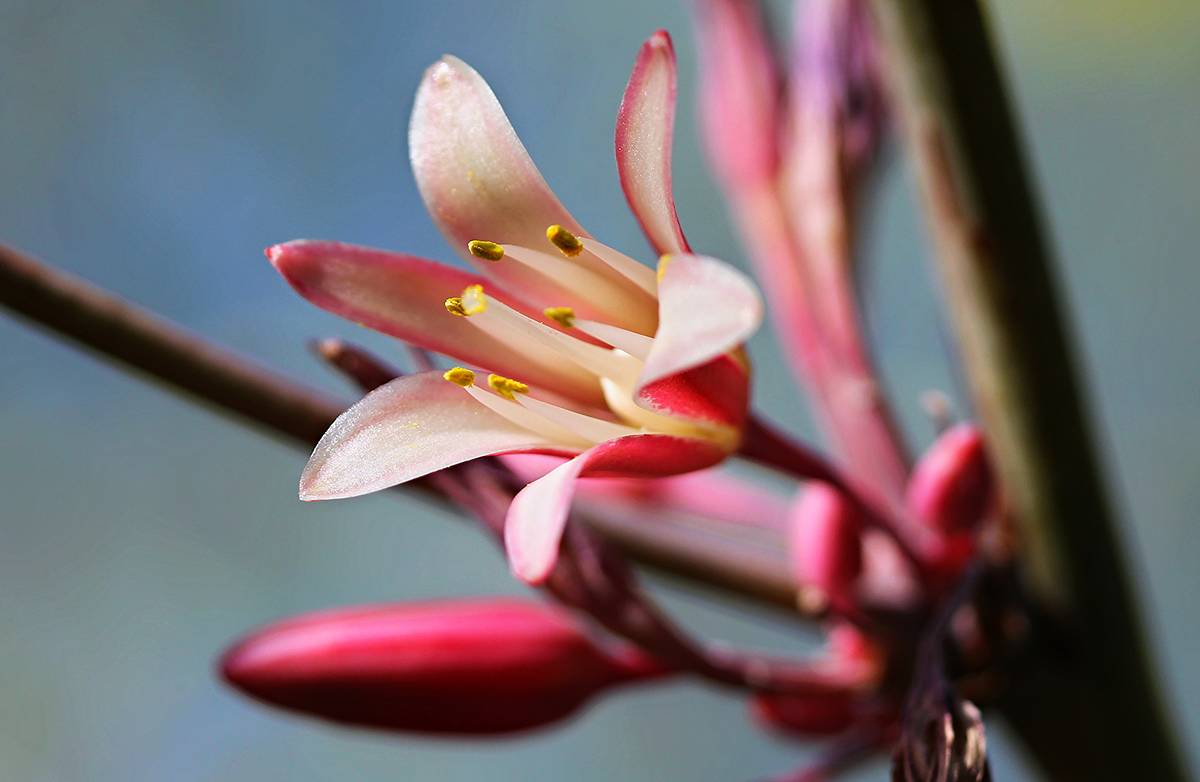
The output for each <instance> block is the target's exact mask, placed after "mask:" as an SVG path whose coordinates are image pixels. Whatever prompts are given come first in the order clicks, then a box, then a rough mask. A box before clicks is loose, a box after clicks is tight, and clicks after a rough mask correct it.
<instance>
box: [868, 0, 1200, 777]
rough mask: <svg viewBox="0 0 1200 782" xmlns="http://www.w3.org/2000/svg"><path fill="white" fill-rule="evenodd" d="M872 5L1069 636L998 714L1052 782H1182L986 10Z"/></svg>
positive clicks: (932, 211)
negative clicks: (1061, 656) (1055, 664)
mask: <svg viewBox="0 0 1200 782" xmlns="http://www.w3.org/2000/svg"><path fill="white" fill-rule="evenodd" d="M871 2H872V4H873V7H874V10H875V13H876V21H877V23H878V25H879V32H880V37H881V39H882V42H883V48H884V51H885V58H886V61H887V65H888V72H889V74H890V76H891V77H892V78H893V79H894V85H893V86H894V88H895V89H894V93H895V101H896V103H897V104H898V107H899V109H900V114H901V118H902V120H903V123H904V126H905V134H906V137H907V143H908V147H909V151H910V153H911V157H912V159H913V161H914V162H915V164H916V168H917V173H918V176H919V180H920V185H921V191H922V195H923V198H924V201H925V206H926V209H927V212H928V217H929V221H930V224H931V227H932V233H933V237H934V241H935V244H936V248H937V251H938V252H937V256H938V264H937V265H938V269H939V271H940V274H941V278H942V284H943V285H944V287H945V291H946V294H947V296H948V298H949V301H950V309H951V315H952V318H953V320H954V322H955V326H956V331H957V335H958V347H959V351H960V355H961V359H962V362H963V365H964V368H965V370H966V374H967V376H968V378H969V381H970V385H971V391H972V394H973V396H974V401H975V405H976V407H977V410H978V413H979V416H980V418H981V420H982V422H983V424H984V426H985V428H986V430H987V433H988V437H989V443H990V448H991V451H992V456H993V458H994V461H995V464H996V467H997V471H998V473H999V475H1000V478H1001V480H1002V482H1003V485H1004V489H1005V497H1006V500H1007V502H1008V504H1009V508H1010V510H1011V513H1012V516H1013V518H1015V519H1016V520H1017V521H1018V523H1019V525H1020V531H1021V534H1022V541H1023V543H1024V545H1025V551H1024V552H1023V554H1024V556H1025V560H1026V562H1027V563H1028V565H1029V575H1030V580H1031V585H1032V588H1033V590H1034V593H1035V594H1036V595H1037V596H1038V597H1039V598H1040V599H1041V600H1042V601H1043V603H1044V605H1045V606H1046V607H1047V610H1048V611H1050V612H1051V614H1053V615H1056V616H1058V617H1059V619H1060V620H1061V621H1063V622H1064V623H1065V624H1064V625H1063V626H1065V627H1069V628H1070V630H1069V643H1068V655H1069V656H1068V658H1067V660H1066V661H1065V663H1064V665H1062V667H1061V668H1060V669H1057V670H1054V669H1052V668H1047V669H1044V670H1041V671H1040V672H1039V674H1038V675H1036V676H1035V677H1034V678H1033V679H1032V680H1031V686H1032V687H1033V689H1030V687H1026V688H1024V689H1021V688H1018V689H1017V690H1016V691H1014V692H1013V693H1012V695H1011V697H1010V698H1009V699H1008V700H1006V701H1005V703H1004V704H1003V705H1002V709H1003V710H1004V712H1005V713H1006V715H1007V716H1008V718H1009V720H1010V721H1011V722H1012V723H1013V725H1014V728H1015V729H1016V732H1017V734H1018V735H1020V736H1022V737H1023V738H1025V739H1026V743H1027V745H1028V747H1029V749H1030V750H1031V751H1032V752H1033V753H1034V754H1035V755H1036V757H1037V758H1038V760H1039V761H1040V762H1042V764H1043V766H1044V768H1045V769H1046V770H1047V772H1048V773H1050V774H1051V775H1052V777H1053V778H1054V779H1062V780H1075V779H1080V780H1083V779H1087V780H1110V779H1111V780H1129V779H1154V780H1168V781H1169V780H1182V779H1184V778H1185V776H1186V775H1185V771H1184V767H1183V763H1182V761H1181V759H1180V756H1179V754H1178V750H1177V747H1176V744H1175V740H1174V737H1173V735H1172V731H1171V729H1170V726H1169V720H1168V718H1167V716H1166V713H1165V712H1164V709H1163V707H1162V703H1161V701H1160V698H1159V694H1158V687H1157V684H1156V681H1155V676H1154V673H1153V669H1152V665H1151V661H1150V659H1149V658H1148V655H1147V653H1146V650H1145V647H1144V645H1143V633H1142V623H1141V620H1140V618H1139V616H1138V611H1137V606H1136V602H1135V600H1134V597H1133V591H1132V588H1131V584H1130V579H1129V576H1128V570H1127V564H1126V562H1125V557H1124V556H1123V552H1122V549H1121V541H1120V538H1119V535H1118V531H1117V524H1116V519H1115V518H1114V515H1113V513H1112V512H1111V510H1110V507H1109V503H1108V500H1107V497H1106V496H1105V487H1104V482H1103V477H1102V474H1101V470H1100V466H1099V462H1098V459H1097V457H1096V452H1095V448H1094V444H1093V439H1092V436H1091V434H1090V432H1089V428H1088V424H1087V415H1086V404H1085V403H1084V399H1083V394H1082V391H1081V387H1080V383H1079V380H1078V376H1077V370H1076V365H1075V359H1074V355H1073V350H1072V347H1071V341H1070V339H1069V336H1068V332H1067V326H1066V318H1065V315H1064V309H1063V306H1062V304H1061V302H1060V298H1059V294H1058V285H1057V280H1056V279H1055V278H1054V274H1053V270H1052V263H1051V258H1050V254H1049V252H1048V250H1047V243H1046V241H1045V238H1044V236H1043V232H1042V227H1041V223H1040V221H1039V218H1038V214H1037V205H1036V200H1035V198H1034V195H1033V190H1032V187H1031V185H1030V179H1029V176H1028V174H1027V172H1026V165H1025V160H1024V157H1023V155H1022V153H1021V149H1020V142H1019V139H1018V134H1017V129H1016V125H1015V122H1014V120H1013V116H1012V112H1011V109H1010V106H1009V100H1008V96H1007V94H1006V91H1005V88H1004V85H1003V82H1002V78H1001V75H1000V72H999V68H998V65H997V62H996V58H995V55H994V52H993V50H992V47H991V43H990V40H989V36H988V31H987V28H986V23H985V19H984V16H983V13H982V10H981V9H980V6H979V3H978V2H977V1H976V0H871ZM1073 739H1078V741H1075V740H1073Z"/></svg>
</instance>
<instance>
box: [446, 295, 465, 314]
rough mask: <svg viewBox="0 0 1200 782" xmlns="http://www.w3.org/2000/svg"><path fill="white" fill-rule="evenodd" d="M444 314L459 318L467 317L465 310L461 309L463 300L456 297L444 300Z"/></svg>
mask: <svg viewBox="0 0 1200 782" xmlns="http://www.w3.org/2000/svg"><path fill="white" fill-rule="evenodd" d="M446 312H449V313H450V314H451V315H457V316H458V317H460V318H465V317H467V310H466V308H465V307H463V300H462V298H460V297H458V296H451V297H450V298H448V299H446Z"/></svg>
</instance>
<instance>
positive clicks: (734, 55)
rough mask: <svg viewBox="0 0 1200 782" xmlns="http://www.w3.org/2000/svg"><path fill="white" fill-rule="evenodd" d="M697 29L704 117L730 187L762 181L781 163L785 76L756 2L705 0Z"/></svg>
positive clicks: (711, 148)
mask: <svg viewBox="0 0 1200 782" xmlns="http://www.w3.org/2000/svg"><path fill="white" fill-rule="evenodd" d="M697 5H698V7H697V15H696V27H697V32H698V34H699V35H698V38H699V45H698V47H697V48H698V53H699V57H700V68H701V74H700V119H701V128H702V130H703V131H704V140H705V142H706V144H707V146H708V154H709V159H710V160H711V161H712V165H713V167H714V168H715V169H716V172H717V174H718V175H719V176H720V177H721V178H722V179H723V180H725V182H726V184H727V185H730V186H733V187H740V186H746V185H755V184H759V183H761V182H762V181H764V180H766V179H768V178H770V177H772V176H774V175H775V172H776V170H777V169H778V166H779V125H780V77H779V66H778V64H777V63H776V61H775V55H774V52H773V51H772V43H771V40H770V37H769V35H768V34H767V31H766V29H765V23H764V19H763V13H762V9H761V8H760V7H759V5H760V4H759V3H758V2H757V0H702V2H700V3H698V4H697Z"/></svg>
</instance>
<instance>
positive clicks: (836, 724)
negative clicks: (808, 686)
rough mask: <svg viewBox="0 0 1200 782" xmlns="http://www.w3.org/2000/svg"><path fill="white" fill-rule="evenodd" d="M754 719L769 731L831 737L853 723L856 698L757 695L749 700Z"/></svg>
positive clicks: (816, 695)
mask: <svg viewBox="0 0 1200 782" xmlns="http://www.w3.org/2000/svg"><path fill="white" fill-rule="evenodd" d="M750 711H751V713H752V714H753V715H754V718H755V719H756V720H757V721H758V722H759V724H761V725H763V726H764V727H767V728H772V729H774V730H778V731H782V732H784V733H793V734H799V735H802V736H831V735H833V734H835V733H841V732H842V731H844V730H846V729H847V728H849V727H850V726H851V725H853V724H854V721H855V719H856V717H857V710H856V708H855V703H854V698H853V696H851V695H850V694H849V693H838V694H831V693H813V694H811V695H774V694H759V695H755V696H754V698H753V699H752V700H751V701H750Z"/></svg>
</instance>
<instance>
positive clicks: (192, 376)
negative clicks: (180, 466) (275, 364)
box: [0, 244, 796, 615]
mask: <svg viewBox="0 0 1200 782" xmlns="http://www.w3.org/2000/svg"><path fill="white" fill-rule="evenodd" d="M0 304H2V305H4V306H6V307H8V308H9V309H11V310H13V311H14V312H17V313H19V314H21V315H23V316H25V317H26V318H28V319H29V320H31V321H33V322H35V323H38V324H40V325H43V326H45V327H47V328H49V329H51V330H53V331H55V332H58V333H59V334H62V335H64V336H67V337H70V338H71V339H73V340H75V341H76V342H79V343H81V344H83V345H84V346H86V347H89V348H91V349H92V350H95V351H96V352H98V353H100V354H102V355H104V356H107V357H109V358H112V359H115V360H117V361H119V362H121V363H123V364H125V365H126V366H127V367H130V368H133V369H136V370H139V371H141V372H143V373H145V374H146V375H149V376H150V377H151V378H153V379H155V380H158V381H160V382H162V383H164V384H165V385H167V386H169V387H171V388H173V389H174V390H176V391H182V392H184V393H185V394H187V395H188V396H190V397H191V398H192V399H194V400H196V401H200V402H204V403H207V404H208V405H210V406H212V407H215V408H217V409H219V410H224V411H225V412H230V413H234V414H236V415H237V416H239V417H240V418H241V419H242V420H244V421H248V422H250V423H252V424H255V425H257V426H258V427H259V428H261V429H264V430H266V431H268V432H272V433H274V434H278V435H283V436H284V437H285V438H286V439H287V440H289V441H291V442H292V443H293V444H296V445H301V446H304V447H311V446H312V445H313V444H314V443H316V441H317V440H318V439H320V437H321V435H322V434H324V433H325V430H326V429H328V428H329V425H330V424H331V423H332V422H333V419H334V418H336V417H337V416H338V415H339V414H340V413H341V412H342V410H344V409H345V407H346V405H345V403H343V402H339V401H337V400H335V399H333V398H331V397H327V396H325V395H323V394H321V393H320V392H317V391H315V390H312V389H309V388H307V387H305V386H303V385H301V384H299V383H296V382H295V381H293V380H290V379H288V378H286V377H284V376H282V375H278V374H275V373H273V372H270V371H268V370H266V369H264V368H262V367H260V366H259V365H257V364H255V363H253V362H251V361H249V360H247V359H245V358H242V357H240V356H237V355H235V354H233V353H231V352H229V351H227V350H225V349H223V348H220V347H218V346H216V345H214V344H212V343H210V342H207V341H206V340H204V339H203V338H201V337H199V336H197V335H194V334H191V333H189V332H187V331H185V330H183V329H181V328H180V327H179V326H176V325H175V324H173V323H170V322H169V321H167V320H164V319H162V318H159V317H157V316H155V315H153V314H151V313H149V312H147V311H146V310H143V309H141V308H139V307H136V306H134V305H132V304H130V303H128V302H126V301H123V300H122V299H120V298H118V297H116V296H114V295H113V294H111V293H108V292H107V291H104V290H102V289H100V288H98V287H96V286H94V285H91V284H89V283H87V282H84V281H83V280H80V279H78V278H77V277H73V276H71V275H69V274H66V273H64V272H61V271H58V270H56V269H53V268H50V267H48V266H46V265H45V264H42V263H40V262H38V261H36V260H34V259H33V258H31V257H29V256H27V255H25V254H24V253H21V252H19V251H17V250H14V249H12V248H9V247H5V246H4V245H2V244H0ZM343 359H345V360H346V361H351V360H353V357H352V356H343ZM405 488H413V489H418V490H422V491H425V492H430V491H433V487H431V486H430V485H429V484H428V482H426V481H414V482H411V483H408V484H405ZM592 526H594V528H595V529H596V531H597V532H599V533H600V534H601V535H603V536H605V537H607V538H610V539H611V540H612V542H613V544H614V545H616V546H617V547H618V548H619V549H621V550H622V551H623V552H624V553H625V554H626V555H627V556H629V557H630V558H631V559H633V560H636V561H640V562H643V563H645V564H647V565H649V566H651V567H654V568H656V569H659V570H662V571H664V572H666V573H669V574H671V575H674V576H677V577H679V578H681V579H684V580H686V581H690V582H693V583H700V584H703V585H705V586H708V587H716V588H718V589H723V590H726V591H729V592H732V593H734V594H737V595H740V596H742V597H746V598H750V599H751V600H754V601H757V602H760V603H767V604H769V605H773V606H777V607H786V608H790V609H791V610H792V613H793V615H795V612H796V609H795V592H794V584H793V582H792V579H791V577H790V575H789V574H788V570H787V564H786V562H784V561H783V560H782V559H778V558H771V557H766V556H761V555H758V554H756V553H755V552H754V551H753V550H751V549H750V547H745V546H736V545H733V542H732V541H730V540H728V539H721V540H713V539H709V538H706V537H704V536H702V535H696V534H694V533H691V532H690V531H689V530H687V529H686V528H682V527H679V526H678V525H663V524H637V523H635V522H634V521H632V520H622V519H618V518H616V517H615V516H612V515H607V516H606V517H605V518H603V519H596V520H595V522H594V523H593V524H592Z"/></svg>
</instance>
